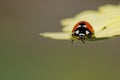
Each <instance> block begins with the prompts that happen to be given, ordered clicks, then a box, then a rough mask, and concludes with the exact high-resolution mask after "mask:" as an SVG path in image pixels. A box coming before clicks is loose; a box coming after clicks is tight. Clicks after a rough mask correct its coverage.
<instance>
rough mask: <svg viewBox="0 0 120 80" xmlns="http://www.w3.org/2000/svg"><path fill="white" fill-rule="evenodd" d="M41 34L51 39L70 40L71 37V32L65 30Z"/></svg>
mask: <svg viewBox="0 0 120 80" xmlns="http://www.w3.org/2000/svg"><path fill="white" fill-rule="evenodd" d="M40 35H41V36H44V37H46V38H51V39H59V40H69V39H70V38H71V35H70V33H65V32H45V33H40Z"/></svg>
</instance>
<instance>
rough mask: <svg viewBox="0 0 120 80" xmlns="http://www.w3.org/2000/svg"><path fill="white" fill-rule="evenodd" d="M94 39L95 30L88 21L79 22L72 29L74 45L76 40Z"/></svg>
mask: <svg viewBox="0 0 120 80" xmlns="http://www.w3.org/2000/svg"><path fill="white" fill-rule="evenodd" d="M93 37H94V29H93V28H92V26H91V25H90V24H89V23H88V22H87V21H80V22H78V23H77V24H76V25H75V26H74V28H73V29H72V43H73V41H74V40H81V41H82V42H83V43H85V42H84V40H86V39H88V38H93Z"/></svg>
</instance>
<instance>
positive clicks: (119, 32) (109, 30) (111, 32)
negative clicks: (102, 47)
mask: <svg viewBox="0 0 120 80" xmlns="http://www.w3.org/2000/svg"><path fill="white" fill-rule="evenodd" d="M95 36H96V37H97V38H102V37H103V38H104V37H106V38H112V37H115V36H120V17H118V18H117V19H115V21H113V22H112V23H110V24H108V25H106V27H105V28H104V29H103V30H101V31H98V32H96V33H95Z"/></svg>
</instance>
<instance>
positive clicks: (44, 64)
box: [0, 0, 120, 80]
mask: <svg viewBox="0 0 120 80" xmlns="http://www.w3.org/2000/svg"><path fill="white" fill-rule="evenodd" d="M119 2H120V0H0V80H120V77H119V76H120V38H114V39H108V40H102V41H94V42H89V41H88V42H87V43H86V44H83V43H81V41H76V42H75V43H74V44H73V45H72V44H71V43H70V41H69V40H68V41H59V40H52V39H49V38H44V37H41V36H39V33H42V32H55V31H61V29H62V26H61V25H60V20H61V19H63V18H67V17H73V16H74V15H75V14H77V13H78V12H80V11H84V10H88V9H92V10H96V9H97V8H98V7H99V6H101V5H104V4H118V3H119Z"/></svg>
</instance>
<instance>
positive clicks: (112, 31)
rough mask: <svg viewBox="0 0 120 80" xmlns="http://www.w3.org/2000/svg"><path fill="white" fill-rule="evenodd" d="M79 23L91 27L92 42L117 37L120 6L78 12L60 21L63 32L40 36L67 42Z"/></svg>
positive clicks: (106, 6)
mask: <svg viewBox="0 0 120 80" xmlns="http://www.w3.org/2000/svg"><path fill="white" fill-rule="evenodd" d="M79 21H87V22H89V23H90V24H91V25H92V26H93V28H94V30H95V37H96V39H94V40H97V39H98V40H99V39H102V38H103V39H104V38H111V37H114V36H118V35H120V26H119V25H120V5H112V4H107V5H103V6H100V7H99V8H98V11H95V10H86V11H83V12H80V13H78V14H77V15H76V16H75V17H73V18H72V17H71V18H66V19H63V20H62V21H61V25H62V26H63V29H62V30H63V32H45V33H40V35H41V36H44V37H47V38H52V39H58V40H68V39H70V38H71V30H72V28H73V27H74V25H75V24H76V23H77V22H79Z"/></svg>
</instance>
